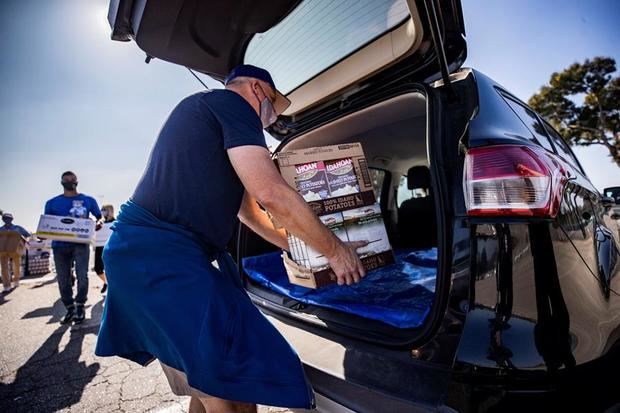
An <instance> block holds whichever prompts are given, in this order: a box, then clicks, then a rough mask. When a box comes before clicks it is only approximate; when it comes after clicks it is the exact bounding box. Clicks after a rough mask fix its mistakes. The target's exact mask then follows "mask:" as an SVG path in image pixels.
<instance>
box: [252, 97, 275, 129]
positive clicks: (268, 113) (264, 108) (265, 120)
mask: <svg viewBox="0 0 620 413" xmlns="http://www.w3.org/2000/svg"><path fill="white" fill-rule="evenodd" d="M261 90H263V88H261ZM263 94H264V95H265V98H264V99H263V100H262V101H261V100H259V102H260V121H261V123H262V124H263V129H266V128H268V127H269V126H271V125H272V124H273V123H274V122H275V121H276V119H278V115H277V114H276V111H275V109H274V108H273V105H272V104H271V101H270V100H269V98H268V97H267V95H266V94H265V91H263ZM256 99H258V96H256Z"/></svg>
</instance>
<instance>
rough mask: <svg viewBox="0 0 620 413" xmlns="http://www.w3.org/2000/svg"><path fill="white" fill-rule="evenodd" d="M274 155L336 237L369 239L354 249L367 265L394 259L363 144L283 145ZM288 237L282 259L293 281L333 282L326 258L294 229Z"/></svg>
mask: <svg viewBox="0 0 620 413" xmlns="http://www.w3.org/2000/svg"><path fill="white" fill-rule="evenodd" d="M277 161H278V167H279V169H280V173H281V174H282V177H283V178H284V180H285V181H286V182H287V183H288V184H289V185H291V187H293V188H295V189H297V191H298V192H299V193H300V194H301V195H302V197H303V198H304V199H305V200H306V202H308V204H309V205H310V207H311V208H312V210H313V211H314V212H315V213H316V214H317V215H318V216H319V219H320V220H321V221H322V222H323V223H324V224H325V225H326V226H327V227H328V228H329V229H330V230H331V231H332V232H333V233H334V234H335V235H336V236H337V237H338V238H340V239H341V240H342V241H345V242H346V241H362V240H367V241H369V244H368V245H367V246H366V247H363V248H360V249H358V254H359V255H360V259H361V261H362V264H363V265H364V268H365V269H366V270H367V271H370V270H372V269H375V268H378V267H381V266H384V265H387V264H390V263H393V262H394V254H393V252H392V249H391V246H390V242H389V240H388V237H387V232H386V229H385V225H384V222H383V218H382V216H381V208H380V206H379V204H378V203H377V202H376V199H375V194H374V191H373V187H372V180H371V178H370V172H369V171H368V165H367V163H366V158H365V157H364V152H363V150H362V146H361V144H359V143H351V144H343V145H332V146H323V147H317V148H308V149H301V150H295V151H283V152H280V153H279V154H278V157H277ZM274 226H275V227H276V228H279V227H280V226H279V225H278V223H277V222H274ZM288 243H289V249H290V257H289V255H288V254H287V253H284V254H283V255H282V259H283V261H284V266H285V268H286V272H287V274H288V277H289V281H290V282H291V283H293V284H297V285H301V286H304V287H308V288H318V287H321V286H324V285H328V284H332V283H334V282H336V277H335V275H334V273H333V271H332V270H331V268H330V267H329V262H328V261H327V258H325V257H324V256H323V255H321V254H319V253H318V252H317V251H315V250H314V249H313V248H311V247H310V246H308V245H306V244H305V243H304V242H303V241H302V240H301V239H299V238H297V237H296V236H294V235H292V234H288Z"/></svg>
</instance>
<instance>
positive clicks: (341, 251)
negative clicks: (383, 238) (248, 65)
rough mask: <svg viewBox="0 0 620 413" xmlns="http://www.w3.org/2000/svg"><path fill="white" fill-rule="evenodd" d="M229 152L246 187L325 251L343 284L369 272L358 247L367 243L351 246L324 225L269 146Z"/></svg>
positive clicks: (292, 229)
mask: <svg viewBox="0 0 620 413" xmlns="http://www.w3.org/2000/svg"><path fill="white" fill-rule="evenodd" d="M227 152H228V157H229V158H230V162H231V164H232V166H233V168H234V169H235V172H236V173H237V175H238V176H239V179H241V182H242V183H243V186H244V187H245V189H246V191H247V192H248V193H249V194H250V195H251V196H252V197H254V198H256V200H257V201H258V202H259V203H260V204H261V205H262V206H263V207H264V208H265V209H267V210H268V211H269V212H270V213H271V214H272V215H273V216H274V218H275V219H276V220H277V221H278V222H280V223H281V224H282V225H283V226H284V227H285V228H286V229H287V230H288V231H290V232H291V233H293V234H294V235H296V236H298V237H299V238H301V239H302V240H303V241H305V242H306V243H307V244H308V245H310V246H311V247H312V248H314V249H315V250H316V251H318V252H319V253H320V254H322V255H324V256H325V257H326V258H327V259H328V261H329V263H330V266H331V267H332V270H333V271H334V273H335V274H336V277H337V278H338V283H339V284H343V283H344V282H346V283H347V284H351V283H352V282H354V281H355V282H357V281H359V279H360V277H363V276H364V275H365V271H364V268H363V266H362V263H361V261H360V260H359V257H358V256H357V254H356V253H355V249H356V248H360V247H362V246H364V245H366V243H363V242H361V243H350V244H349V245H348V246H347V245H345V244H344V243H343V242H342V241H340V240H339V239H338V238H337V237H336V236H335V235H334V234H333V233H332V232H331V231H330V230H329V229H328V228H327V227H326V226H325V225H323V223H322V222H321V221H320V220H319V218H318V217H317V216H316V215H315V214H314V212H313V211H312V210H311V209H310V207H309V206H308V204H306V202H305V201H304V199H303V198H302V197H301V196H300V195H299V194H298V193H297V191H295V190H294V189H292V188H291V187H290V186H289V185H288V184H287V183H286V182H285V181H284V179H283V178H282V176H281V175H280V174H279V173H278V170H277V169H276V167H275V166H274V164H273V162H272V161H271V158H270V156H269V152H268V151H267V149H266V148H264V147H261V146H252V145H245V146H237V147H234V148H230V149H228V150H227Z"/></svg>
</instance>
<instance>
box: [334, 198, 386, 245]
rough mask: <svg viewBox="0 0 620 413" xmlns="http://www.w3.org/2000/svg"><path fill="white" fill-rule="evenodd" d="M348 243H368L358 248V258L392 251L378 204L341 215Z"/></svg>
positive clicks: (351, 210)
mask: <svg viewBox="0 0 620 413" xmlns="http://www.w3.org/2000/svg"><path fill="white" fill-rule="evenodd" d="M342 215H343V218H344V223H345V230H346V232H347V237H348V238H349V241H368V245H366V246H365V247H362V248H359V249H358V250H357V253H358V254H359V255H360V257H365V256H368V255H376V254H381V253H383V252H388V251H391V250H392V247H391V246H390V241H389V239H388V236H387V231H386V229H385V223H384V222H383V217H382V216H381V207H380V206H379V204H378V203H375V204H373V205H369V206H365V207H362V208H356V209H350V210H347V211H344V212H343V213H342Z"/></svg>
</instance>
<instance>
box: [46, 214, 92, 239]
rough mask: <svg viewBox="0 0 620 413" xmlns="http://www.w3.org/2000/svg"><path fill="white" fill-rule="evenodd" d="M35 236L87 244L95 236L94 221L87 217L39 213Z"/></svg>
mask: <svg viewBox="0 0 620 413" xmlns="http://www.w3.org/2000/svg"><path fill="white" fill-rule="evenodd" d="M37 236H38V237H40V238H45V239H51V240H55V241H66V242H74V243H78V244H89V243H90V242H91V241H92V239H93V237H94V236H95V221H93V220H92V219H87V218H73V217H60V216H56V215H41V218H40V219H39V225H38V227H37Z"/></svg>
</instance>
